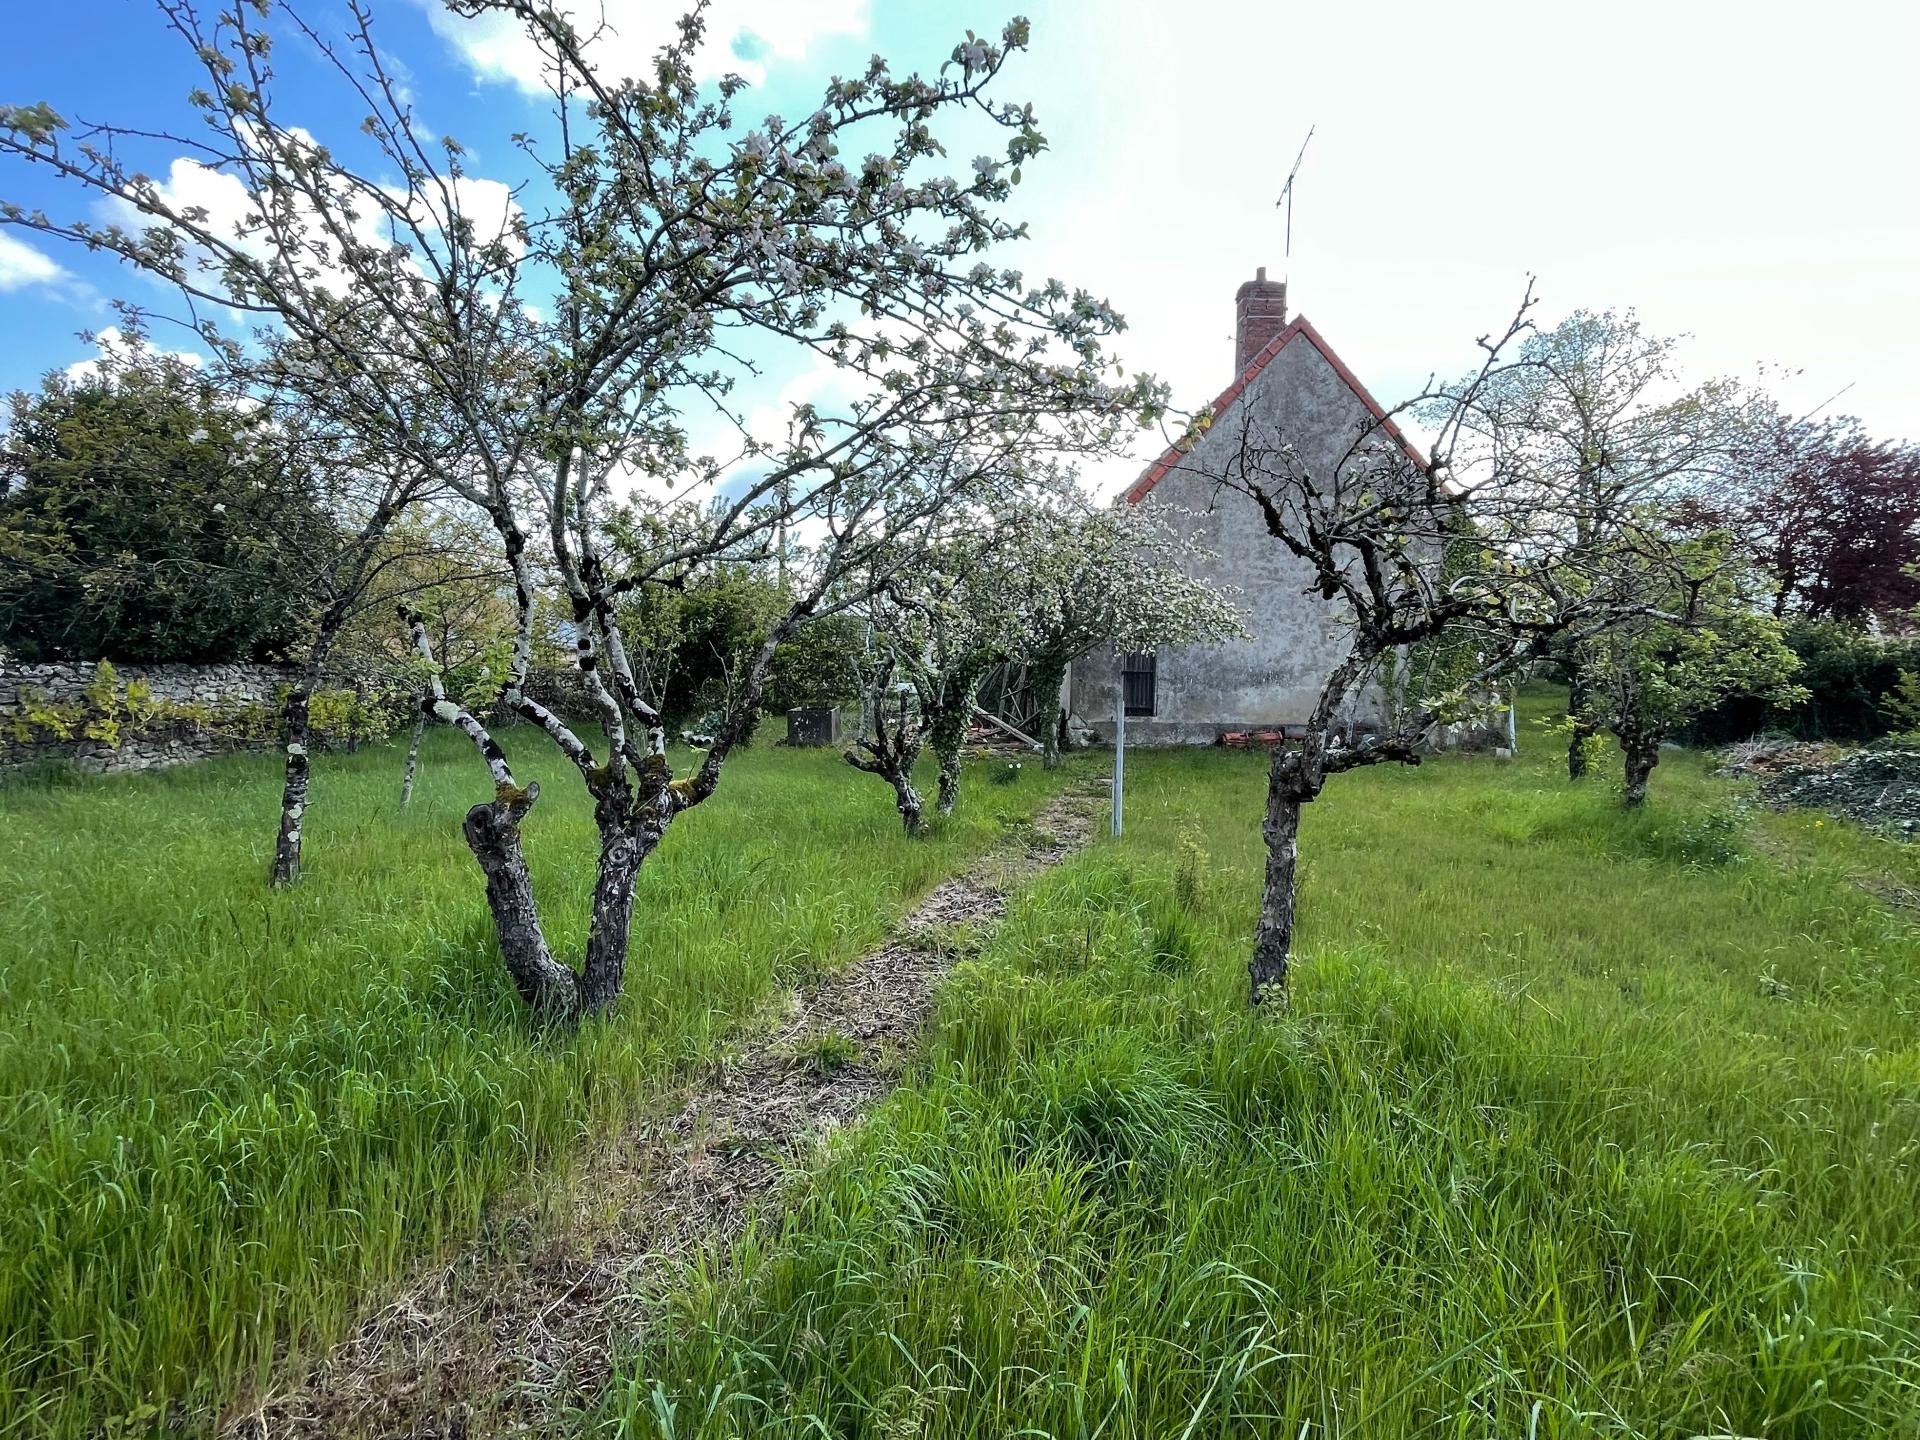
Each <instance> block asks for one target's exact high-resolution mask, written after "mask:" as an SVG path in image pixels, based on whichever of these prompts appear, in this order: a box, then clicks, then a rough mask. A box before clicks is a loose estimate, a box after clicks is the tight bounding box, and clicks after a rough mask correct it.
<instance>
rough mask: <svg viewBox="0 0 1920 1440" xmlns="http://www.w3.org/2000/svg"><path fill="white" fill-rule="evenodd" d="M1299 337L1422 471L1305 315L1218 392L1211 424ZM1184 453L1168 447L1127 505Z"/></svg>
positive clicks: (1417, 456)
mask: <svg viewBox="0 0 1920 1440" xmlns="http://www.w3.org/2000/svg"><path fill="white" fill-rule="evenodd" d="M1300 336H1305V337H1306V339H1307V341H1308V343H1310V344H1311V345H1312V346H1313V348H1314V349H1316V350H1318V351H1319V352H1320V354H1321V355H1322V356H1323V357H1325V359H1326V362H1327V363H1328V364H1329V365H1331V366H1332V367H1333V373H1334V374H1336V375H1338V376H1339V377H1340V378H1341V380H1343V381H1344V382H1346V386H1347V388H1348V389H1349V390H1351V391H1352V392H1353V393H1354V396H1355V397H1356V398H1357V399H1358V400H1359V401H1360V403H1361V404H1362V405H1364V406H1366V407H1367V413H1368V414H1370V415H1372V416H1373V418H1374V419H1375V420H1378V421H1379V422H1380V424H1381V426H1382V427H1383V428H1384V429H1385V430H1386V432H1387V433H1388V434H1389V435H1391V436H1392V437H1393V438H1394V439H1395V440H1396V441H1398V442H1399V444H1400V448H1401V449H1402V450H1405V451H1406V452H1407V456H1408V458H1409V459H1411V460H1412V461H1413V463H1414V464H1415V465H1417V466H1418V467H1420V469H1421V470H1422V471H1424V470H1425V469H1426V468H1427V457H1426V456H1424V455H1422V454H1421V453H1420V452H1419V451H1418V450H1416V449H1414V448H1413V445H1412V444H1411V443H1410V442H1409V441H1408V440H1407V437H1406V436H1405V435H1403V434H1401V433H1400V427H1399V426H1398V425H1396V424H1394V423H1393V421H1391V420H1389V419H1388V418H1387V412H1386V411H1385V410H1382V409H1381V408H1380V402H1379V401H1378V400H1375V399H1374V398H1373V396H1371V395H1369V394H1368V393H1367V387H1366V386H1364V385H1362V384H1361V383H1360V379H1359V377H1358V376H1357V375H1355V374H1354V373H1353V371H1351V370H1349V369H1348V368H1347V362H1346V361H1344V360H1342V359H1341V358H1340V357H1339V356H1338V355H1336V354H1334V353H1333V347H1332V346H1331V345H1329V344H1327V342H1326V341H1325V340H1324V339H1322V338H1321V335H1320V332H1319V331H1318V330H1316V329H1314V328H1313V326H1312V325H1311V324H1309V323H1308V321H1307V317H1306V316H1304V315H1296V316H1295V317H1294V318H1293V321H1292V323H1290V324H1289V325H1288V326H1287V328H1286V329H1284V330H1282V331H1281V332H1280V333H1279V334H1278V335H1276V336H1274V337H1273V339H1271V340H1269V341H1268V342H1267V343H1266V345H1265V346H1264V347H1263V348H1262V349H1261V351H1260V353H1259V354H1258V355H1255V356H1254V357H1253V360H1252V362H1251V363H1250V364H1248V366H1247V368H1246V369H1245V370H1242V371H1241V372H1240V377H1239V379H1237V380H1235V381H1234V382H1233V384H1231V385H1229V386H1228V387H1227V388H1226V389H1225V390H1223V391H1221V392H1220V398H1219V399H1217V400H1215V401H1214V402H1213V407H1212V413H1213V421H1214V423H1215V424H1216V425H1217V424H1219V423H1220V420H1221V418H1222V417H1223V416H1225V415H1226V413H1227V407H1228V406H1230V405H1231V404H1233V402H1234V401H1235V400H1238V399H1239V398H1240V392H1241V391H1243V390H1245V389H1246V388H1247V386H1248V385H1250V384H1252V383H1253V377H1254V376H1256V375H1258V374H1259V373H1260V372H1261V371H1262V370H1264V369H1266V367H1267V362H1268V361H1270V360H1272V359H1273V357H1274V356H1276V355H1278V354H1279V353H1280V352H1281V351H1282V350H1284V349H1286V348H1287V346H1288V345H1289V344H1290V343H1292V342H1293V341H1294V340H1295V339H1297V338H1298V337H1300ZM1189 448H1191V447H1189ZM1184 453H1186V452H1185V451H1183V450H1182V449H1181V448H1180V444H1179V443H1178V442H1176V443H1175V444H1172V445H1169V446H1168V447H1167V452H1166V454H1164V455H1162V456H1161V457H1160V458H1159V459H1158V460H1156V461H1154V462H1153V464H1151V465H1149V466H1148V467H1147V468H1146V471H1145V473H1144V474H1142V475H1141V476H1140V478H1139V479H1138V480H1136V481H1134V483H1133V488H1132V489H1130V490H1128V491H1127V494H1126V500H1127V503H1128V504H1129V505H1138V504H1139V503H1140V502H1141V501H1142V500H1144V499H1146V498H1147V494H1148V492H1149V491H1151V490H1152V489H1153V487H1154V486H1156V485H1158V484H1159V483H1160V482H1161V481H1162V480H1163V479H1165V478H1166V476H1167V473H1168V472H1169V471H1170V470H1172V469H1173V468H1174V466H1175V465H1177V464H1178V463H1179V461H1180V457H1181V455H1182V454H1184Z"/></svg>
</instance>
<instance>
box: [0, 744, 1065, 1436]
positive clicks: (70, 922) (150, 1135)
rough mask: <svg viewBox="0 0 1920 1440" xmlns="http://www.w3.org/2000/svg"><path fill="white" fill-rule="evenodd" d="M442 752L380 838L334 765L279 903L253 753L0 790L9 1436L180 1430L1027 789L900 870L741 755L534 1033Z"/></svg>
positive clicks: (818, 960) (863, 823) (821, 766)
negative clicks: (300, 874)
mask: <svg viewBox="0 0 1920 1440" xmlns="http://www.w3.org/2000/svg"><path fill="white" fill-rule="evenodd" d="M463 745H464V742H462V741H460V740H459V738H458V737H457V736H454V735H452V734H451V733H448V732H439V733H436V734H433V735H431V736H430V737H429V744H428V750H427V754H426V758H425V761H424V764H423V773H422V777H421V782H420V785H419V787H418V789H417V790H416V793H415V797H414V802H413V805H412V807H411V808H410V809H409V810H408V811H407V812H405V813H400V812H398V811H397V809H396V805H395V802H396V798H397V792H398V788H399V778H400V777H399V770H400V758H401V757H400V752H399V751H397V750H395V749H391V748H383V749H379V750H374V751H369V752H366V753H362V754H360V755H358V756H352V757H347V756H330V757H323V758H322V759H321V760H320V761H319V762H318V764H317V769H316V778H315V803H314V808H313V810H312V812H311V815H310V817H309V818H310V823H309V827H308V838H307V865H306V873H305V878H304V879H303V881H302V882H301V884H300V886H299V887H298V889H297V890H295V891H293V892H291V893H284V894H272V893H269V892H268V891H267V889H266V888H265V885H264V882H263V877H264V875H265V873H266V864H267V855H268V851H269V846H270V842H271V838H272V833H273V825H274V817H275V815H276V813H277V774H276V770H275V765H274V761H273V760H272V758H271V757H236V758H232V759H227V760H222V761H218V762H214V763H211V764H207V765H202V766H196V767H192V768H189V769H184V770H178V771H172V772H167V773H164V774H157V775H152V776H143V777H123V778H115V779H109V780H103V781H102V780H95V781H89V780H72V781H70V782H69V783H61V784H52V785H45V784H33V783H23V784H13V785H8V786H0V1195H4V1200H3V1201H0V1435H4V1436H7V1437H13V1436H16V1435H39V1434H50V1435H55V1436H63V1437H64V1436H76V1435H79V1434H82V1433H87V1432H93V1433H97V1432H99V1431H100V1430H103V1429H105V1430H108V1431H114V1430H120V1429H126V1430H130V1431H132V1432H133V1433H141V1432H143V1431H145V1430H147V1429H149V1428H156V1427H160V1426H166V1425H169V1424H171V1423H173V1422H175V1421H177V1420H179V1419H180V1418H181V1417H182V1416H188V1415H190V1416H196V1417H199V1418H198V1419H197V1420H195V1421H194V1428H197V1427H198V1426H199V1425H200V1424H202V1423H203V1422H204V1419H205V1416H206V1414H207V1407H209V1406H212V1405H217V1404H218V1403H220V1402H221V1401H223V1400H224V1399H226V1398H230V1397H231V1395H232V1394H233V1393H234V1392H235V1391H236V1390H239V1389H244V1388H245V1387H246V1386H247V1385H248V1384H250V1383H256V1382H258V1381H260V1380H262V1379H263V1378H264V1377H265V1375H266V1373H267V1370H268V1366H269V1364H270V1362H271V1361H272V1359H273V1357H274V1354H275V1351H276V1348H277V1347H281V1346H284V1345H286V1344H288V1343H289V1342H291V1343H294V1344H296V1345H311V1344H313V1343H316V1342H318V1341H319V1340H322V1339H324V1338H325V1337H327V1336H328V1335H330V1334H332V1333H334V1332H336V1331H337V1330H338V1328H339V1327H340V1326H341V1324H342V1323H343V1322H344V1321H345V1320H346V1319H347V1317H349V1316H350V1315H351V1314H352V1312H353V1309H354V1307H355V1305H356V1304H357V1303H358V1302H359V1301H360V1299H361V1298H362V1297H363V1296H364V1295H365V1294H366V1293H367V1291H368V1289H369V1287H371V1286H377V1285H378V1284H379V1283H380V1282H382V1281H385V1280H388V1279H390V1278H392V1277H394V1276H396V1275H397V1274H398V1273H399V1272H400V1271H401V1270H402V1269H403V1267H404V1266H405V1265H406V1263H407V1262H408V1260H409V1259H410V1258H412V1257H415V1256H418V1255H420V1254H422V1253H424V1252H429V1251H432V1250H434V1249H435V1248H437V1247H439V1246H441V1245H443V1244H445V1243H448V1242H449V1241H450V1240H451V1239H452V1238H454V1237H458V1236H461V1235H463V1234H466V1233H469V1232H470V1231H471V1230H472V1229H473V1227H474V1226H475V1223H476V1220H477V1217H478V1216H479V1214H480V1211H481V1207H482V1204H483V1202H484V1201H485V1199H486V1198H487V1197H488V1196H489V1195H491V1194H494V1193H496V1192H497V1191H498V1190H499V1189H500V1188H501V1187H502V1186H503V1185H505V1184H507V1183H510V1182H511V1181H513V1180H514V1179H515V1178H516V1177H518V1176H522V1175H525V1174H527V1173H528V1171H529V1169H530V1167H534V1166H550V1167H557V1168H558V1169H561V1170H564V1168H565V1165H566V1159H567V1155H568V1152H569V1151H570V1150H571V1149H572V1148H573V1145H574V1142H576V1141H578V1140H580V1139H581V1138H583V1137H585V1136H588V1135H590V1134H592V1133H593V1132H594V1131H596V1129H601V1128H604V1127H607V1126H610V1125H613V1124H615V1123H617V1122H618V1121H619V1120H620V1119H621V1118H622V1117H625V1116H629V1115H631V1114H632V1113H634V1111H635V1109H636V1107H638V1106H641V1105H644V1104H645V1103H646V1102H647V1101H648V1099H649V1097H652V1096H656V1095H658V1094H659V1093H660V1090H661V1088H662V1086H663V1084H665V1083H666V1082H667V1081H668V1080H669V1079H670V1078H671V1077H672V1076H673V1075H674V1074H675V1073H676V1072H678V1071H681V1070H682V1069H683V1067H685V1066H686V1065H687V1064H688V1063H689V1062H691V1061H692V1060H694V1059H695V1058H696V1057H698V1056H700V1055H701V1054H703V1053H705V1052H707V1051H709V1050H710V1049H711V1047H712V1046H713V1044H714V1042H715V1041H716V1038H717V1037H718V1036H719V1035H720V1034H721V1033H722V1032H724V1031H725V1030H726V1029H727V1028H728V1027H730V1026H732V1025H734V1024H735V1023H736V1022H738V1021H739V1020H741V1018H742V1017H743V1016H745V1015H747V1014H749V1013H750V1012H751V1011H752V1009H753V1007H754V1006H755V1004H756V1003H757V1002H759V1001H761V1000H762V999H763V998H764V997H765V996H766V995H767V994H768V992H769V989H770V987H771V986H772V985H774V984H775V983H776V982H784V981H789V980H792V979H793V978H795V977H797V976H798V975H800V974H802V973H803V972H805V971H806V970H808V969H809V968H811V967H816V966H829V965H833V964H835V963H838V962H841V961H844V960H846V959H848V958H850V957H852V956H853V955H856V954H858V953H859V952H860V951H861V950H862V949H864V948H865V947H866V946H868V945H870V944H871V943H872V942H874V941H875V940H876V939H877V938H878V937H880V936H881V935H882V934H883V933H884V932H885V931H886V930H887V928H888V927H889V925H890V924H891V922H892V921H893V920H894V919H895V918H896V917H897V916H898V914H899V913H900V912H901V910H902V909H903V907H904V905H905V904H906V902H907V901H908V900H909V899H910V898H912V897H914V896H916V895H917V894H918V893H919V892H921V891H923V890H925V889H926V888H928V887H929V886H930V885H931V884H933V883H934V882H935V881H936V880H937V879H939V878H940V877H942V876H944V875H946V874H948V873H950V872H952V871H954V870H955V869H957V868H959V867H960V866H961V865H962V864H963V863H964V861H965V860H966V858H967V857H969V856H971V855H972V854H974V853H976V852H978V851H979V850H980V849H982V848H983V847H984V846H985V845H986V844H988V843H989V842H990V841H991V840H992V839H993V838H994V836H995V835H997V834H998V833H999V832H1000V830H1001V828H1002V822H1003V821H1004V820H1008V819H1015V818H1022V817H1025V816H1026V815H1028V814H1030V813H1031V812H1032V811H1033V810H1034V809H1036V808H1037V807H1038V805H1039V804H1040V802H1041V801H1042V799H1043V798H1044V797H1045V795H1046V794H1047V793H1049V792H1050V790H1051V782H1050V780H1049V778H1048V777H1045V776H1043V775H1042V774H1041V772H1040V771H1039V769H1038V767H1037V766H1029V767H1025V768H1024V769H1023V770H1022V772H1021V779H1020V781H1019V783H1017V784H1014V785H1008V786H1000V785H986V784H975V785H973V786H972V787H970V789H969V790H968V792H967V794H966V796H965V798H964V814H963V815H962V816H960V817H957V818H956V819H955V820H954V821H952V822H948V823H946V824H943V825H941V826H938V827H936V829H935V833H934V835H933V836H932V838H930V839H929V840H926V841H922V842H919V843H914V842H909V841H907V840H906V839H904V838H903V837H902V836H901V834H900V826H899V820H898V817H897V816H896V815H895V814H894V811H893V806H892V803H891V796H890V794H889V792H888V791H887V790H886V788H885V787H884V786H882V785H880V784H878V783H877V782H874V781H872V780H870V779H869V778H868V777H865V776H861V775H856V774H853V773H852V772H850V771H849V770H848V769H847V768H846V767H845V766H844V765H843V764H841V763H840V762H839V760H838V757H837V756H835V755H832V754H830V753H820V752H810V753H801V752H792V751H785V750H777V749H771V748H757V749H754V750H751V751H748V752H745V753H743V754H741V755H739V756H738V757H736V759H735V761H734V762H733V763H731V764H729V766H728V770H727V777H726V780H725V782H724V783H723V785H722V788H721V791H720V793H719V795H718V796H716V798H715V799H714V800H712V801H710V802H709V803H708V804H707V805H705V806H703V807H701V808H700V809H699V810H698V811H695V812H693V813H690V814H689V815H687V816H685V817H683V818H682V819H681V820H680V821H678V822H676V823H675V825H674V826H673V828H672V830H671V831H670V833H669V834H668V837H667V840H666V843H665V844H664V845H663V846H662V847H661V849H660V851H659V852H658V853H657V854H656V855H655V856H654V857H653V858H652V860H650V861H649V863H648V865H647V867H646V870H645V872H644V873H643V875H642V878H641V882H640V887H639V894H638V899H637V901H636V904H635V913H636V920H635V925H634V946H633V960H632V966H631V969H630V970H629V974H628V982H627V992H628V993H627V998H626V1000H625V1002H624V1003H623V1005H622V1006H621V1008H620V1011H619V1013H618V1014H617V1016H616V1017H615V1018H614V1019H613V1020H612V1021H610V1022H608V1023H595V1024H590V1025H588V1026H587V1027H585V1028H584V1029H583V1030H582V1031H580V1032H579V1033H578V1034H576V1035H568V1036H559V1037H556V1036H551V1035H548V1036H542V1035H539V1034H537V1033H535V1032H533V1031H532V1030H531V1029H529V1028H528V1026H527V1025H526V1024H525V1022H524V1016H523V1015H522V1013H521V1010H520V1007H519V1004H518V1002H517V1000H516V999H515V998H514V996H513V995H512V993H511V990H510V989H509V987H508V985H507V983H506V981H505V978H504V975H503V974H502V972H501V970H500V967H499V963H498V960H497V953H496V952H495V950H494V948H493V941H492V936H491V930H490V927H489V925H488V922H487V918H486V912H485V906H484V900H483V898H482V882H481V878H480V875H479V872H478V870H477V868H476V867H475V865H474V863H473V861H472V857H471V856H470V855H469V854H468V853H467V851H466V849H465V846H464V845H463V843H462V841H461V839H460V834H459V819H460V816H461V815H462V814H463V813H464V810H465V808H466V806H467V805H469V804H470V803H471V802H472V801H473V800H474V799H475V798H477V797H478V796H479V795H481V794H484V792H485V788H486V777H485V772H484V770H483V768H482V767H480V766H479V765H478V764H477V762H476V761H475V760H474V758H473V756H472V754H471V751H470V750H466V749H464V748H463ZM507 748H508V749H509V750H510V751H511V752H512V753H513V757H514V760H515V764H516V768H517V769H520V770H522V771H523V772H525V773H527V774H530V775H533V776H537V777H538V778H540V779H541V781H542V782H543V794H542V797H541V801H540V804H539V806H538V808H537V809H536V810H535V812H534V814H533V816H532V817H531V819H530V821H529V823H528V826H527V833H528V845H529V850H530V853H531V856H532V863H533V868H534V872H535V879H536V884H537V886H538V890H539V893H540V895H541V898H542V900H543V903H544V905H545V907H546V913H547V917H548V923H549V927H550V928H549V935H550V938H551V939H552V941H553V942H554V944H555V947H556V949H557V950H558V951H559V953H561V954H563V955H568V954H571V955H577V954H578V953H579V949H580V946H581V944H582V941H583V934H584V926H585V920H586V913H587V906H588V899H589V895H590V891H591V885H592V879H593V865H592V862H593V857H594V854H595V841H594V837H593V829H592V822H591V814H590V811H589V808H588V805H587V803H586V798H585V795H584V793H583V791H582V788H581V786H580V785H579V784H578V782H577V780H576V779H575V778H574V777H572V776H571V775H569V774H563V773H561V771H562V769H563V768H564V762H557V757H556V756H555V754H554V751H553V749H552V747H551V745H549V744H547V743H546V742H545V741H544V740H543V739H542V737H539V736H537V735H534V734H533V733H532V732H530V731H519V732H514V733H511V734H509V736H508V737H507ZM681 758H682V760H683V761H684V757H681ZM183 1402H184V1408H183Z"/></svg>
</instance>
